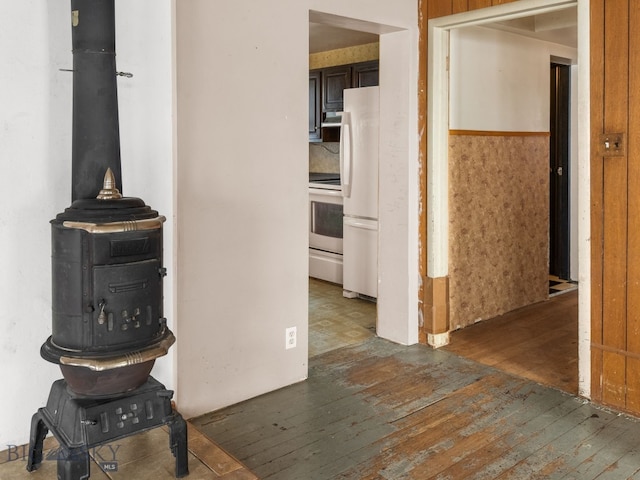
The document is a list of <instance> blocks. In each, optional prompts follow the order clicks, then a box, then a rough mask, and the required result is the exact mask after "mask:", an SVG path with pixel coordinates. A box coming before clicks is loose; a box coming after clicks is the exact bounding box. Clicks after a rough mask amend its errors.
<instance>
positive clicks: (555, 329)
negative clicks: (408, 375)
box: [444, 290, 578, 394]
mask: <svg viewBox="0 0 640 480" xmlns="http://www.w3.org/2000/svg"><path fill="white" fill-rule="evenodd" d="M444 348H445V350H447V351H449V352H453V353H456V354H458V355H461V356H463V357H465V358H469V359H472V360H475V361H477V362H480V363H482V364H484V365H490V366H493V367H496V368H498V369H500V370H504V371H505V372H509V373H512V374H514V375H519V376H522V377H525V378H528V379H530V380H534V381H536V382H539V383H542V384H543V385H549V386H551V387H555V388H559V389H560V390H563V391H565V392H569V393H572V394H577V393H578V292H577V291H576V290H574V291H572V292H568V293H563V294H560V295H556V296H554V297H552V298H550V299H549V300H547V301H546V302H541V303H537V304H534V305H529V306H527V307H523V308H520V309H518V310H515V311H513V312H509V313H506V314H504V315H502V316H500V317H496V318H493V319H491V320H486V321H483V322H479V323H477V324H475V325H472V326H470V327H467V328H464V329H462V330H458V331H455V332H453V333H452V334H451V343H450V344H449V345H448V346H446V347H444Z"/></svg>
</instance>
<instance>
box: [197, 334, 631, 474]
mask: <svg viewBox="0 0 640 480" xmlns="http://www.w3.org/2000/svg"><path fill="white" fill-rule="evenodd" d="M309 374H310V375H309V379H308V380H307V381H305V382H301V383H298V384H296V385H292V386H290V387H287V388H284V389H281V390H278V391H276V392H272V393H269V394H266V395H263V396H261V397H258V398H255V399H252V400H249V401H246V402H243V403H241V404H238V405H235V406H232V407H228V408H226V409H222V410H220V411H217V412H212V413H210V414H207V415H204V416H202V417H199V418H197V419H193V420H192V422H193V425H194V426H196V428H198V429H199V430H200V431H201V432H202V433H204V434H205V435H206V436H208V437H210V438H212V439H213V440H215V442H216V443H218V444H219V445H221V446H222V448H224V449H225V450H227V451H228V452H230V453H231V454H232V455H233V456H235V457H236V458H238V459H239V460H240V461H241V462H243V463H244V464H245V465H246V466H247V467H248V468H249V469H251V470H252V471H253V472H254V473H255V474H256V475H257V476H258V477H259V478H261V479H271V480H277V479H282V480H323V479H358V480H360V479H419V480H425V479H432V478H433V479H453V480H455V479H483V480H484V479H493V478H499V479H531V478H544V479H560V478H564V479H570V478H573V479H593V478H598V479H623V478H639V479H640V450H639V449H638V446H639V445H640V428H639V427H640V425H639V424H638V421H637V420H636V419H633V418H629V417H626V416H623V415H619V414H616V413H613V412H609V411H606V410H603V409H600V408H597V407H595V406H593V405H591V404H589V403H588V402H585V401H584V400H581V399H578V398H576V397H574V396H572V395H569V394H567V393H564V392H561V391H559V390H557V389H554V388H548V387H545V386H542V385H540V384H538V383H536V382H533V381H530V380H527V379H524V378H521V377H516V376H513V375H509V374H506V373H504V372H501V371H499V370H497V369H495V368H493V367H490V366H487V365H482V364H479V363H477V362H474V361H471V360H468V359H464V358H461V357H459V356H457V355H454V354H453V353H451V352H448V351H444V350H432V349H430V348H428V347H425V346H422V345H413V346H410V347H405V346H400V345H396V344H392V343H390V342H387V341H384V340H381V339H379V338H373V339H370V340H367V341H365V342H364V343H361V344H359V345H354V346H348V347H343V348H340V349H338V350H334V351H330V352H327V353H323V354H321V355H318V356H316V357H314V358H312V359H311V360H310V371H309Z"/></svg>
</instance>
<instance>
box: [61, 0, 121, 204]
mask: <svg viewBox="0 0 640 480" xmlns="http://www.w3.org/2000/svg"><path fill="white" fill-rule="evenodd" d="M71 10H72V25H73V27H72V31H71V40H72V45H73V146H72V194H71V197H72V200H78V199H82V198H96V196H97V195H98V193H99V192H100V189H101V188H102V183H103V177H104V174H105V172H106V171H107V168H110V169H111V171H112V172H113V175H114V177H115V178H116V188H118V190H120V191H121V192H122V184H121V181H120V179H121V178H122V175H121V167H120V133H119V126H118V90H117V82H116V33H115V32H116V26H115V8H114V0H71Z"/></svg>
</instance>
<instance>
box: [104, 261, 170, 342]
mask: <svg viewBox="0 0 640 480" xmlns="http://www.w3.org/2000/svg"><path fill="white" fill-rule="evenodd" d="M160 267H161V265H160V261H159V260H157V259H154V260H145V261H142V262H133V263H126V264H120V265H99V266H95V267H94V268H93V282H94V283H93V285H94V289H95V290H94V305H95V306H96V307H95V311H94V313H93V329H94V346H95V347H111V348H114V347H115V348H117V347H119V346H120V347H124V346H135V345H136V344H138V343H139V344H141V345H143V344H146V343H149V339H151V338H152V337H154V336H155V335H156V334H157V333H158V332H159V330H160V317H161V316H162V311H161V305H162V276H161V274H160Z"/></svg>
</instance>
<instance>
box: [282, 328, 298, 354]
mask: <svg viewBox="0 0 640 480" xmlns="http://www.w3.org/2000/svg"><path fill="white" fill-rule="evenodd" d="M285 335H286V342H287V343H286V344H285V347H284V348H285V349H286V350H289V349H290V348H296V345H297V343H298V336H297V329H296V327H289V328H287V329H285Z"/></svg>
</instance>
